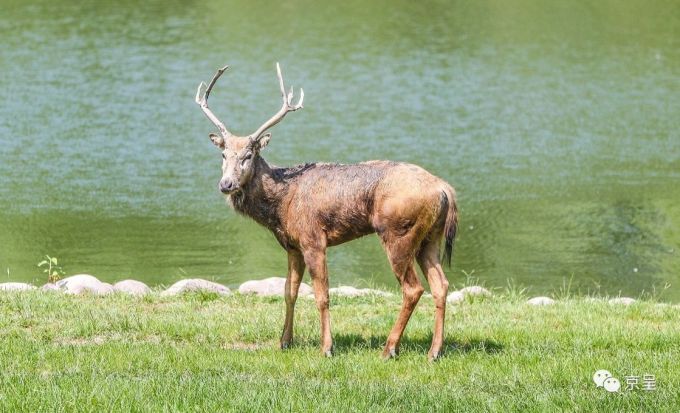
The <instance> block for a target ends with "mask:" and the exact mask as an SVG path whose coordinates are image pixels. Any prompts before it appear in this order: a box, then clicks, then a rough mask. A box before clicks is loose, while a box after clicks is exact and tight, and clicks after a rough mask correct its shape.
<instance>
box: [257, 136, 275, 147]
mask: <svg viewBox="0 0 680 413" xmlns="http://www.w3.org/2000/svg"><path fill="white" fill-rule="evenodd" d="M271 138H272V134H271V133H265V134H264V135H262V137H261V138H260V140H259V142H258V145H259V146H260V149H264V148H265V147H266V146H267V145H268V144H269V139H271Z"/></svg>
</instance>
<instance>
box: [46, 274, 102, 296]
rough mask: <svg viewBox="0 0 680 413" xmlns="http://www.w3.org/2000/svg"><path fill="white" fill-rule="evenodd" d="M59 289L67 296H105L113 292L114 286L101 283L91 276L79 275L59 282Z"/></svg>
mask: <svg viewBox="0 0 680 413" xmlns="http://www.w3.org/2000/svg"><path fill="white" fill-rule="evenodd" d="M57 287H59V289H60V290H62V291H64V292H65V293H66V294H85V293H90V294H96V295H105V294H110V293H112V292H113V286H112V285H111V284H109V283H105V282H101V281H99V280H98V279H97V278H96V277H94V276H92V275H89V274H77V275H72V276H70V277H66V278H64V279H63V280H59V281H57Z"/></svg>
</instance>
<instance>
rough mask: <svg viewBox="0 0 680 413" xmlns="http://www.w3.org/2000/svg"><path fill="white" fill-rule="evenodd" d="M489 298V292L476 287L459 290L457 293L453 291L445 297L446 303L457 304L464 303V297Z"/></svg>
mask: <svg viewBox="0 0 680 413" xmlns="http://www.w3.org/2000/svg"><path fill="white" fill-rule="evenodd" d="M468 296H469V297H491V291H489V290H487V289H486V288H484V287H480V286H478V285H473V286H471V287H465V288H461V289H460V290H458V291H454V292H452V293H451V294H449V295H448V297H446V302H448V303H452V304H457V303H461V302H463V301H465V297H468Z"/></svg>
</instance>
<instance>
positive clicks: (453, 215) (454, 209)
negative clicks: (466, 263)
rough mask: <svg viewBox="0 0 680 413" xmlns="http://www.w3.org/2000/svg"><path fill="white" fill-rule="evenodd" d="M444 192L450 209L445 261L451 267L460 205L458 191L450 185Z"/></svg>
mask: <svg viewBox="0 0 680 413" xmlns="http://www.w3.org/2000/svg"><path fill="white" fill-rule="evenodd" d="M443 192H444V194H445V195H446V198H447V201H448V202H447V203H448V207H449V210H448V212H447V214H446V222H445V224H444V237H445V244H444V257H443V261H444V262H446V263H447V265H448V266H449V267H450V266H451V259H452V258H453V244H454V243H455V241H456V232H458V204H456V191H455V190H454V189H453V188H452V187H451V186H450V185H446V187H445V188H444V189H443Z"/></svg>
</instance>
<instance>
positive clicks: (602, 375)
mask: <svg viewBox="0 0 680 413" xmlns="http://www.w3.org/2000/svg"><path fill="white" fill-rule="evenodd" d="M611 376H612V374H611V373H610V372H608V371H607V370H598V371H596V372H595V374H593V381H594V382H595V385H596V386H597V387H602V386H604V381H605V380H607V379H608V378H609V377H611Z"/></svg>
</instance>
